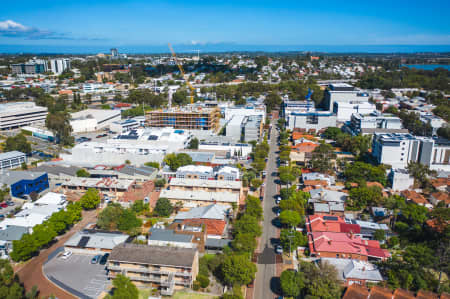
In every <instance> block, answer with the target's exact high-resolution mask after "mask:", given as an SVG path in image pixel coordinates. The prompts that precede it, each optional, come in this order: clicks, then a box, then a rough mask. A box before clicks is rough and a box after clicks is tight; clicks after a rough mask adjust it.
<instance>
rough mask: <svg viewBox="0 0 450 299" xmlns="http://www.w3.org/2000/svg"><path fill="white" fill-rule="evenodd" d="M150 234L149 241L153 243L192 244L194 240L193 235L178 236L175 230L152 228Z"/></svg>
mask: <svg viewBox="0 0 450 299" xmlns="http://www.w3.org/2000/svg"><path fill="white" fill-rule="evenodd" d="M149 233H150V234H149V236H148V239H149V240H151V241H166V242H182V243H191V241H192V239H193V238H194V236H193V235H185V234H176V233H175V232H174V230H173V229H163V228H155V227H152V228H150V229H149Z"/></svg>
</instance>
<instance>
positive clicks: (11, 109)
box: [0, 102, 48, 130]
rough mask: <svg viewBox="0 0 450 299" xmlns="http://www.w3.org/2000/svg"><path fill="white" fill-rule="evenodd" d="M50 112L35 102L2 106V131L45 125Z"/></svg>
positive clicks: (0, 108) (0, 120) (0, 107)
mask: <svg viewBox="0 0 450 299" xmlns="http://www.w3.org/2000/svg"><path fill="white" fill-rule="evenodd" d="M47 113H48V110H47V108H46V107H41V106H36V104H35V103H33V102H16V103H6V104H0V130H10V129H16V128H20V127H23V126H30V125H33V124H44V123H45V119H46V118H47Z"/></svg>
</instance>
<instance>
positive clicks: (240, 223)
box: [233, 214, 262, 237]
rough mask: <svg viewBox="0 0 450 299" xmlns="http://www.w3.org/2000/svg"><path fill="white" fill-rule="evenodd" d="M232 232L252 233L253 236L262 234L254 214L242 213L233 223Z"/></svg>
mask: <svg viewBox="0 0 450 299" xmlns="http://www.w3.org/2000/svg"><path fill="white" fill-rule="evenodd" d="M233 228H234V234H236V235H237V234H239V233H242V234H246V233H249V234H252V235H253V236H255V237H256V236H260V235H261V234H262V230H261V226H260V225H259V222H258V219H257V218H256V217H254V216H251V215H247V214H244V215H242V216H241V217H240V218H239V219H238V220H236V222H235V223H234V225H233Z"/></svg>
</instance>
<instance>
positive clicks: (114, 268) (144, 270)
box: [108, 266, 192, 278]
mask: <svg viewBox="0 0 450 299" xmlns="http://www.w3.org/2000/svg"><path fill="white" fill-rule="evenodd" d="M108 269H109V270H111V271H120V272H123V271H125V272H135V273H149V274H157V275H170V274H175V276H182V277H189V278H190V277H192V274H191V273H190V272H169V271H160V270H152V269H148V268H129V267H121V266H108Z"/></svg>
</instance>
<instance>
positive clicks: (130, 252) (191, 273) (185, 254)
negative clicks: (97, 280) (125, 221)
mask: <svg viewBox="0 0 450 299" xmlns="http://www.w3.org/2000/svg"><path fill="white" fill-rule="evenodd" d="M107 269H108V271H109V273H108V276H109V278H111V279H114V277H116V276H117V275H118V274H123V275H125V276H127V277H128V278H129V279H130V280H131V281H132V282H133V283H134V284H135V285H136V286H138V287H152V288H159V289H160V291H161V294H162V295H169V296H170V295H172V294H173V292H174V291H175V290H176V289H183V288H186V287H191V286H192V283H193V282H194V280H195V279H196V277H197V274H198V251H197V249H194V248H182V247H168V246H148V245H141V244H120V245H118V246H116V247H114V249H113V250H112V252H111V255H110V256H109V260H108V264H107Z"/></svg>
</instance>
